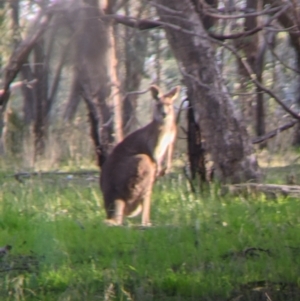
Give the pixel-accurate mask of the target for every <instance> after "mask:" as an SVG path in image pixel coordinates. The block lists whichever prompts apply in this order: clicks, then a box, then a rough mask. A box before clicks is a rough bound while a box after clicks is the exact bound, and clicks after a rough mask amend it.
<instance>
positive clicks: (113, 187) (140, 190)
mask: <svg viewBox="0 0 300 301" xmlns="http://www.w3.org/2000/svg"><path fill="white" fill-rule="evenodd" d="M150 90H151V92H152V97H153V98H154V99H155V100H156V104H155V108H154V113H153V120H152V121H151V122H150V123H149V124H148V125H146V126H145V127H143V128H141V129H139V130H137V131H135V132H133V133H131V134H130V135H128V136H127V137H126V138H125V139H124V140H123V141H122V142H120V143H119V144H118V145H117V146H116V147H115V148H114V149H113V151H112V153H111V154H110V156H109V157H108V159H107V160H106V161H105V162H104V164H103V166H102V172H101V177H100V185H101V189H102V193H103V197H104V205H105V210H106V215H107V220H106V222H107V223H108V224H111V225H121V224H122V223H123V217H124V216H129V217H131V216H136V215H138V214H139V213H141V212H142V225H143V226H149V225H151V223H150V204H151V194H152V187H153V184H154V181H155V178H156V176H159V175H161V174H164V173H165V172H168V171H169V169H170V167H171V159H172V153H173V147H174V142H175V138H176V116H175V112H174V108H173V101H174V99H175V98H176V97H177V95H178V93H179V87H176V88H174V89H172V90H171V91H170V92H168V93H167V94H165V95H161V92H160V90H159V88H158V87H156V86H151V88H150ZM165 155H167V164H166V168H163V167H162V163H163V160H164V157H165Z"/></svg>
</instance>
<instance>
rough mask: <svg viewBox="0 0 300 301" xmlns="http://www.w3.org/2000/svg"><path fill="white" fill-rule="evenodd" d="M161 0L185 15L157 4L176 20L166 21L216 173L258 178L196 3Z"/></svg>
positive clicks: (230, 178)
mask: <svg viewBox="0 0 300 301" xmlns="http://www.w3.org/2000/svg"><path fill="white" fill-rule="evenodd" d="M156 2H157V3H158V4H161V5H163V6H166V7H167V8H169V9H172V10H175V11H177V12H178V15H180V18H173V16H172V15H168V13H167V12H166V11H165V10H164V9H162V8H160V7H158V8H157V11H158V14H159V16H160V18H161V20H162V21H163V22H165V23H167V24H171V26H168V25H166V26H165V30H166V33H167V38H168V40H169V43H170V46H171V48H172V50H173V52H174V54H175V57H176V58H177V60H178V63H179V66H180V69H181V71H182V73H183V77H184V82H185V84H186V86H187V89H188V94H189V95H192V98H191V100H192V102H193V107H194V108H195V111H196V114H197V117H196V120H197V122H198V123H199V125H200V128H201V130H202V134H203V136H204V139H205V141H206V145H207V149H208V151H209V153H210V154H211V156H212V159H213V161H214V165H215V171H216V176H217V177H219V179H220V180H221V181H223V182H235V183H237V182H242V181H248V180H253V179H254V180H257V179H258V178H259V175H260V173H259V169H258V164H257V160H256V156H255V154H254V150H253V147H252V144H251V141H250V138H249V136H248V133H247V131H246V128H245V126H244V124H243V123H242V122H241V121H240V120H239V119H238V117H237V115H236V113H235V110H234V107H233V102H232V100H231V99H230V97H229V96H228V93H226V87H225V85H224V84H223V81H222V78H221V75H220V72H219V70H218V67H217V65H216V61H215V53H214V48H213V46H212V44H211V43H210V41H209V37H208V34H207V32H206V31H205V29H204V27H203V24H202V22H201V19H200V17H199V14H197V13H196V11H195V6H194V5H193V4H192V3H191V1H190V0H173V1H168V0H157V1H156ZM172 24H175V25H176V28H173V27H172ZM178 28H180V29H178ZM183 31H185V32H183Z"/></svg>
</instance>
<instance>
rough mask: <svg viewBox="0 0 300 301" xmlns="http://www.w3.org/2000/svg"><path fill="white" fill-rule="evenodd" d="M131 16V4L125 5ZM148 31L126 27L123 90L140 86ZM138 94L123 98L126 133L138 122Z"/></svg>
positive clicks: (129, 90)
mask: <svg viewBox="0 0 300 301" xmlns="http://www.w3.org/2000/svg"><path fill="white" fill-rule="evenodd" d="M125 9H126V16H129V4H127V5H126V6H125ZM147 38H148V33H147V32H145V31H143V32H141V31H139V30H137V29H135V28H129V27H127V26H126V27H125V39H126V40H125V80H124V84H123V85H124V87H123V90H124V91H126V92H132V91H137V90H138V89H139V87H140V84H141V81H142V76H143V70H144V63H145V58H146V55H147V44H148V43H147ZM137 97H138V95H137V94H130V93H129V94H127V95H126V96H125V98H124V100H123V116H122V118H123V132H124V135H126V134H128V133H130V132H132V131H133V130H135V126H136V123H137V119H136V107H137Z"/></svg>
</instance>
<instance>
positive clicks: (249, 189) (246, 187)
mask: <svg viewBox="0 0 300 301" xmlns="http://www.w3.org/2000/svg"><path fill="white" fill-rule="evenodd" d="M226 193H232V194H237V195H238V194H258V193H264V194H265V195H266V196H268V197H271V198H276V197H278V196H291V197H297V198H298V197H300V186H298V185H277V184H259V183H241V184H232V185H224V186H223V187H222V190H221V194H226Z"/></svg>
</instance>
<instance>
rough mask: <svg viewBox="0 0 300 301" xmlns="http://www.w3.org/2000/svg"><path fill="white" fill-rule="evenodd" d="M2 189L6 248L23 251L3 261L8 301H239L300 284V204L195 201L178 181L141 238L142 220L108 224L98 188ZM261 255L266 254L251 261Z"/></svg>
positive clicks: (80, 183)
mask: <svg viewBox="0 0 300 301" xmlns="http://www.w3.org/2000/svg"><path fill="white" fill-rule="evenodd" d="M0 185H1V190H0V246H1V245H6V244H10V245H12V246H13V248H12V250H11V252H10V254H9V255H8V256H6V257H4V258H0V278H1V280H0V300H1V301H2V300H63V301H65V300H66V301H67V300H72V301H73V300H89V301H93V300H107V301H108V300H143V301H144V300H145V301H147V300H158V301H160V300H161V301H163V300H172V301H173V300H234V298H235V297H237V296H239V295H241V294H244V296H246V295H247V294H246V293H243V292H244V291H243V287H245V285H251V283H255V282H257V281H265V282H268V283H269V284H270V283H273V284H274V283H277V284H278V285H279V283H286V284H287V285H293V289H298V285H299V284H300V256H299V254H300V229H299V227H300V223H299V222H300V214H299V212H300V201H299V200H298V199H292V198H281V199H276V200H268V199H266V197H265V196H263V195H262V196H260V197H258V198H256V199H251V197H249V198H245V197H236V196H235V197H233V196H230V195H227V196H222V197H221V196H220V195H219V192H218V188H217V187H212V188H211V190H210V191H206V192H205V193H203V195H192V194H191V193H190V192H189V190H188V185H187V183H186V181H185V180H184V179H182V177H181V176H176V175H173V176H170V177H167V178H166V179H164V180H161V181H159V182H158V183H157V184H156V186H155V189H154V193H153V198H152V199H153V203H152V204H153V205H152V214H151V216H152V222H153V224H154V226H153V227H151V228H149V229H140V228H139V227H137V225H139V223H140V218H136V219H130V220H126V226H124V227H107V226H105V225H104V224H103V219H104V218H105V214H104V209H103V207H102V198H101V193H100V190H99V187H98V183H97V181H92V182H91V181H86V179H85V178H84V177H82V178H76V177H75V178H73V179H72V180H67V179H66V177H65V176H56V177H54V176H47V177H46V176H45V177H41V178H38V177H36V178H30V179H25V180H24V183H19V182H17V181H16V180H15V179H13V178H9V177H5V176H4V175H2V176H1V178H0ZM251 247H254V248H261V249H263V250H254V252H252V253H251V252H249V253H247V255H249V256H246V255H245V254H244V253H242V251H243V250H245V249H247V248H251ZM264 250H268V252H267V251H264ZM251 255H252V256H251ZM276 291H279V289H278V288H277V289H276V288H273V299H272V300H299V299H297V298H296V299H295V298H292V299H288V298H287V297H286V296H287V295H284V296H285V298H283V297H282V296H283V295H274V293H275V292H276ZM288 296H290V295H288ZM276 297H277V299H276ZM281 297H282V299H280V298H281ZM249 298H250V297H249ZM299 298H300V297H299ZM239 300H256V299H253V298H252V299H251V298H250V299H247V298H246V297H245V298H244V299H239ZM257 300H259V299H257ZM261 300H262V299H261Z"/></svg>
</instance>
